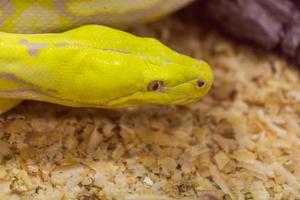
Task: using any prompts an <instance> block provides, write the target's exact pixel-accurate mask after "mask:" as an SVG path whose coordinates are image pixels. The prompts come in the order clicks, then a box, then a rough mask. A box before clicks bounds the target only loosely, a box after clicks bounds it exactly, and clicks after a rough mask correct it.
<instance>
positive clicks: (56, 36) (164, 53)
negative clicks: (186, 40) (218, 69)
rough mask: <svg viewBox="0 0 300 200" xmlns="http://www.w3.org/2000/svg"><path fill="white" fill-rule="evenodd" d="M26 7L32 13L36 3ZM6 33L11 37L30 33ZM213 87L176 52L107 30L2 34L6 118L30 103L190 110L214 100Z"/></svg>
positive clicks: (202, 70)
mask: <svg viewBox="0 0 300 200" xmlns="http://www.w3.org/2000/svg"><path fill="white" fill-rule="evenodd" d="M98 1H99V0H98ZM6 2H10V3H12V2H15V1H6ZM19 2H20V3H21V2H24V3H23V4H24V5H23V4H22V6H25V4H26V5H27V4H29V3H28V2H30V3H31V4H34V2H36V1H19ZM25 2H26V3H25ZM37 2H41V1H37ZM43 2H49V1H43ZM51 2H56V3H57V2H59V1H51ZM60 2H69V3H71V2H73V3H74V2H75V3H76V2H77V3H82V2H84V1H60ZM89 2H96V1H89ZM99 2H102V3H105V2H106V3H107V4H108V5H110V4H109V1H99ZM116 2H119V1H116ZM74 5H75V4H74ZM78 5H80V4H78ZM111 5H113V4H111ZM116 5H117V4H116ZM50 8H52V7H49V9H50ZM73 9H74V10H76V9H77V7H76V6H73ZM138 9H139V8H138V7H137V8H136V10H138ZM107 12H108V11H107ZM111 12H113V14H116V13H118V12H120V13H122V12H121V10H119V11H118V10H117V9H116V10H114V11H111ZM83 14H85V15H88V14H89V13H84V12H83ZM105 14H107V13H105ZM7 19H8V18H7ZM8 21H9V20H8ZM5 22H7V21H5V20H3V21H2V25H3V24H5ZM25 22H26V21H25ZM8 24H10V23H8ZM14 25H15V24H14ZM3 27H6V28H4V30H6V29H8V30H7V32H9V31H10V32H28V30H29V29H28V27H27V28H26V29H22V30H20V29H18V28H16V27H17V26H13V25H11V26H10V27H15V29H13V28H8V27H9V26H6V25H4V26H3ZM29 27H30V26H29ZM60 27H62V28H65V26H64V25H62V26H60ZM46 29H47V30H48V29H52V30H53V31H54V30H56V29H57V28H54V29H53V27H52V28H49V27H48V28H46ZM40 31H42V32H43V31H44V30H42V29H39V30H37V32H40ZM31 32H35V30H34V29H32V30H31ZM212 80H213V74H212V71H211V68H210V67H209V65H208V64H207V63H206V62H204V61H199V60H196V59H193V58H190V57H188V56H185V55H182V54H179V53H176V52H175V51H173V50H171V49H169V48H168V47H166V46H164V45H163V44H162V43H160V42H159V41H157V40H156V39H152V38H141V37H137V36H134V35H132V34H129V33H126V32H124V31H120V30H116V29H113V28H109V27H106V26H102V25H86V26H82V27H79V28H75V29H72V30H69V31H65V32H62V33H46V34H45V33H44V34H17V33H6V32H1V33H0V112H5V111H7V110H8V109H10V108H12V107H14V106H15V105H17V104H18V103H19V102H20V101H21V100H23V99H31V100H38V101H45V102H51V103H56V104H61V105H65V106H73V107H102V108H120V107H127V106H137V105H144V104H185V103H188V102H191V101H194V100H196V99H198V98H200V97H202V96H203V95H204V94H206V93H207V91H208V90H209V88H210V87H211V85H212Z"/></svg>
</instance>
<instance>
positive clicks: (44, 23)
mask: <svg viewBox="0 0 300 200" xmlns="http://www.w3.org/2000/svg"><path fill="white" fill-rule="evenodd" d="M191 1H193V0H130V1H126V0H1V1H0V31H5V32H14V33H45V32H61V31H65V30H68V29H71V28H75V27H79V26H81V25H84V24H104V25H110V26H113V27H118V28H123V27H127V26H130V25H132V24H137V23H143V22H147V21H152V20H155V19H157V18H159V17H161V16H163V15H166V14H168V13H170V12H172V11H174V10H176V9H179V8H181V7H182V6H184V5H186V4H187V3H189V2H191Z"/></svg>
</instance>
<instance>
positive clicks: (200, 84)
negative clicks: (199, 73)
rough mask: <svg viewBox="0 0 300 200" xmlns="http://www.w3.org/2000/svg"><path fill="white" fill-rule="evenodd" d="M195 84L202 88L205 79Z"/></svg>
mask: <svg viewBox="0 0 300 200" xmlns="http://www.w3.org/2000/svg"><path fill="white" fill-rule="evenodd" d="M197 86H198V88H203V87H204V86H205V81H203V80H199V81H197Z"/></svg>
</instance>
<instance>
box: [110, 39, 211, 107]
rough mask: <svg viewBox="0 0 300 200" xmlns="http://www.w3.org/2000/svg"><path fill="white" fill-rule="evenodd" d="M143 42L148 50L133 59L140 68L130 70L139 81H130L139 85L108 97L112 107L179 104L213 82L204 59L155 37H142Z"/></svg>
mask: <svg viewBox="0 0 300 200" xmlns="http://www.w3.org/2000/svg"><path fill="white" fill-rule="evenodd" d="M147 42H148V43H147ZM145 44H146V45H148V49H150V50H149V51H146V50H145V49H144V51H143V52H140V55H142V56H141V60H140V62H136V63H140V64H139V66H140V67H139V68H136V69H139V70H140V71H139V72H138V73H133V74H139V76H140V78H139V81H136V82H132V85H134V87H136V88H139V89H137V92H134V93H132V94H130V95H128V96H125V97H122V98H118V99H117V100H116V101H111V102H110V104H112V105H113V107H125V106H136V105H143V104H166V105H167V104H175V105H182V104H186V103H190V102H193V101H196V100H198V99H200V98H201V97H203V96H204V95H205V94H206V93H207V92H208V91H209V89H210V88H211V86H212V83H213V72H212V69H211V67H210V66H209V65H208V64H207V63H206V62H205V61H203V60H197V59H193V58H191V57H189V56H186V55H183V54H179V53H177V52H175V51H173V50H171V49H169V48H168V47H166V46H164V45H163V44H162V43H160V42H159V41H157V40H155V39H146V41H145ZM133 79H134V78H133ZM137 82H139V83H138V84H137ZM132 85H128V88H132ZM124 90H126V88H124Z"/></svg>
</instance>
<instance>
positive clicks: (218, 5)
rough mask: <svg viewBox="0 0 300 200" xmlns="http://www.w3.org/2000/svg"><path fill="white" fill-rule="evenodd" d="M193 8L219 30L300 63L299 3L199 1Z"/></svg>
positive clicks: (284, 0) (295, 0)
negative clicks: (214, 23) (276, 51)
mask: <svg viewBox="0 0 300 200" xmlns="http://www.w3.org/2000/svg"><path fill="white" fill-rule="evenodd" d="M196 5H197V8H198V12H199V11H200V12H199V14H200V13H201V15H203V16H205V18H206V19H208V20H212V21H214V22H216V24H217V25H218V27H220V28H221V30H222V31H225V32H227V33H229V34H231V35H233V36H234V37H236V38H238V39H242V40H247V41H250V42H254V43H256V44H258V45H260V46H262V47H264V48H266V49H269V50H275V49H276V50H279V51H280V52H281V53H282V54H284V55H285V56H287V57H288V58H291V59H292V60H293V61H295V62H296V63H298V64H300V1H299V0H199V1H198V2H196ZM192 6H193V7H194V8H195V5H192Z"/></svg>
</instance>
